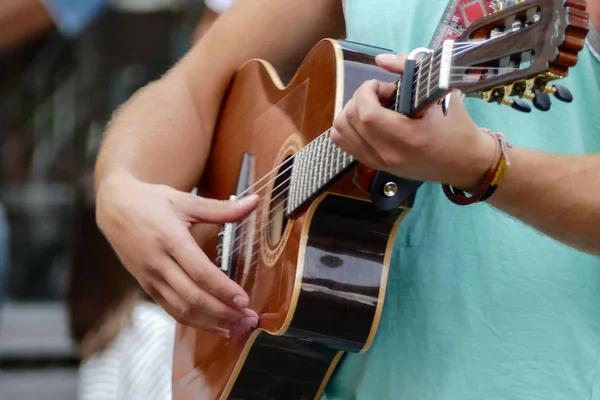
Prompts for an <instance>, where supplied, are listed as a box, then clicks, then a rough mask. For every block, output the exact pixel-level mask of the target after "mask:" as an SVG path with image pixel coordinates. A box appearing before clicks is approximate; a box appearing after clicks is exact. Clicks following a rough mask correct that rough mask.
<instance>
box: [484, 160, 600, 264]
mask: <svg viewBox="0 0 600 400" xmlns="http://www.w3.org/2000/svg"><path fill="white" fill-rule="evenodd" d="M509 154H510V161H511V165H510V168H508V171H507V173H506V175H505V177H504V179H503V181H502V182H501V184H500V186H498V190H497V191H496V192H495V193H494V195H493V196H492V197H491V198H490V199H489V200H488V202H489V203H490V204H492V205H493V206H495V207H497V208H499V209H500V210H502V211H504V212H506V213H507V214H509V215H511V216H513V217H515V218H517V219H519V220H521V221H523V222H524V223H526V224H528V225H530V226H532V227H534V228H536V229H538V230H540V231H541V232H543V233H545V234H547V235H549V236H551V237H553V238H555V239H557V240H559V241H561V242H563V243H566V244H568V245H570V246H572V247H575V248H578V249H580V250H583V251H586V252H589V253H593V254H597V255H600V155H585V156H563V155H556V154H549V153H543V152H540V151H535V150H528V149H522V148H512V149H510V150H509Z"/></svg>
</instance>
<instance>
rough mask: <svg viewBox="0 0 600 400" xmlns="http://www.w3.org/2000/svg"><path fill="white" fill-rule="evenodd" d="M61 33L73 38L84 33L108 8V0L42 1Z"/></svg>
mask: <svg viewBox="0 0 600 400" xmlns="http://www.w3.org/2000/svg"><path fill="white" fill-rule="evenodd" d="M40 2H41V3H42V4H43V5H44V6H45V7H46V8H47V9H48V12H49V13H50V15H51V16H52V18H53V19H54V23H55V24H56V26H57V27H58V29H59V31H60V32H61V33H62V34H63V35H65V36H67V37H73V36H76V35H77V34H79V33H80V32H81V31H83V30H84V29H85V28H86V27H87V26H88V25H89V24H90V23H91V22H92V21H93V20H94V19H95V18H96V17H98V16H99V15H100V14H101V13H102V12H103V11H104V10H105V8H106V7H107V5H108V0H40Z"/></svg>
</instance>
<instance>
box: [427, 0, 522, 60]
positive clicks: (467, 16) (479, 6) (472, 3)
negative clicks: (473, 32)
mask: <svg viewBox="0 0 600 400" xmlns="http://www.w3.org/2000/svg"><path fill="white" fill-rule="evenodd" d="M516 3H517V0H450V1H449V2H448V6H447V7H446V10H445V11H444V14H443V15H442V19H441V21H440V24H439V25H438V27H437V30H436V31H435V34H434V35H433V39H431V43H430V44H429V48H430V49H437V48H438V47H439V46H440V45H441V44H442V43H443V42H444V41H446V40H448V39H450V40H453V39H456V38H457V37H459V36H460V35H461V34H462V33H463V32H464V31H465V29H467V27H468V26H469V25H470V24H471V23H472V22H473V21H475V20H477V19H479V18H482V17H485V16H486V15H489V14H491V13H492V12H494V11H495V10H496V9H498V8H499V7H500V8H505V7H508V6H511V5H513V4H516Z"/></svg>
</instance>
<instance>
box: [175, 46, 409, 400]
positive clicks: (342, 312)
mask: <svg viewBox="0 0 600 400" xmlns="http://www.w3.org/2000/svg"><path fill="white" fill-rule="evenodd" d="M359 48H360V50H362V51H357V50H358V49H359ZM381 51H382V49H376V48H367V47H362V46H360V45H355V44H352V43H345V47H342V44H341V42H338V41H334V40H324V41H322V42H320V43H319V44H318V45H317V46H315V48H314V49H313V50H312V51H311V52H310V54H309V55H308V56H307V57H306V59H305V61H304V63H303V64H302V66H301V67H300V69H299V70H298V73H297V75H296V77H295V78H294V79H293V80H292V81H291V82H290V83H289V84H288V85H287V86H286V87H285V88H284V87H283V85H282V84H281V81H280V79H279V78H278V76H277V74H276V73H275V71H274V70H273V68H272V67H271V66H270V65H269V64H268V63H266V62H264V61H261V60H252V61H250V62H248V63H247V64H245V66H243V67H242V68H241V69H240V71H239V72H238V73H237V75H236V77H235V79H234V81H233V82H232V86H231V89H230V92H229V93H228V95H227V100H226V102H225V104H224V106H223V109H222V115H221V118H220V121H221V123H220V125H219V127H218V128H217V132H216V136H215V141H214V143H213V147H212V152H211V156H210V159H209V161H208V165H207V168H206V171H207V172H206V174H205V176H204V180H203V182H202V185H201V190H202V195H203V196H207V197H213V198H219V199H226V198H228V197H229V196H230V195H231V194H232V192H233V191H234V190H235V187H236V186H237V184H238V174H239V171H240V169H241V161H242V158H243V155H244V153H249V154H250V155H252V156H254V163H255V164H254V174H253V177H252V178H253V179H255V180H257V179H258V178H260V177H262V176H264V175H266V174H268V173H269V171H271V170H272V169H273V168H274V167H276V166H277V165H279V164H280V163H282V162H283V161H284V160H285V159H286V157H288V156H290V155H292V154H294V153H295V152H296V151H298V150H299V149H300V148H302V147H303V146H305V145H306V144H307V143H309V142H310V141H312V140H313V139H315V138H316V137H317V136H319V135H320V134H321V133H323V132H324V131H326V130H327V129H328V128H329V127H330V126H331V124H332V122H333V119H334V117H335V115H336V114H337V113H338V112H340V111H341V109H342V107H343V105H344V104H345V103H346V102H347V101H348V100H349V99H350V98H351V96H352V95H353V93H354V91H355V90H356V89H357V88H358V87H359V86H360V85H361V84H362V83H363V82H364V81H365V80H368V79H379V80H382V81H390V82H391V81H393V80H394V79H395V78H396V76H395V75H393V74H390V73H388V72H386V71H383V70H382V69H380V68H378V67H376V66H374V58H373V57H374V54H376V53H377V52H381ZM359 168H360V167H358V168H357V167H355V169H359ZM353 176H354V174H353V171H350V173H348V174H346V175H344V176H343V177H342V178H341V179H340V180H339V181H337V182H336V183H335V184H334V185H333V186H332V187H330V188H329V189H328V191H327V192H326V193H323V194H321V195H320V196H319V197H318V198H317V199H316V200H315V201H314V202H312V204H311V205H310V206H309V207H308V208H307V209H305V210H304V211H302V212H301V213H300V214H299V215H297V216H295V217H294V218H293V219H290V220H289V222H288V223H287V226H286V227H285V228H284V229H283V233H282V237H281V239H280V240H279V243H278V244H275V245H273V244H269V240H268V237H267V236H268V235H269V234H268V232H269V229H268V228H267V227H266V226H267V222H268V219H270V218H269V210H268V208H267V205H268V204H269V201H264V203H265V204H264V207H263V206H260V207H259V211H258V212H257V216H256V218H257V221H258V222H257V223H256V226H257V230H256V235H257V236H261V235H262V236H264V237H267V238H266V239H265V238H261V239H257V240H260V245H259V246H258V252H256V253H257V254H255V255H254V258H253V260H254V262H255V264H254V265H253V266H252V268H251V269H250V270H249V273H248V274H247V275H244V274H243V270H244V267H243V266H242V265H240V264H238V267H237V269H236V270H237V274H236V281H237V282H239V283H241V285H242V287H243V288H244V289H245V290H246V291H247V293H248V294H249V296H250V299H251V307H252V308H253V309H254V310H256V311H257V312H258V314H259V316H260V324H259V329H257V330H255V331H254V332H252V333H245V334H242V335H241V336H238V337H235V338H232V339H224V338H220V337H217V336H215V335H212V334H210V333H205V332H201V331H196V330H193V329H191V328H186V327H183V326H180V325H179V326H178V328H177V338H176V348H175V357H174V383H173V386H174V387H173V393H174V399H175V400H184V399H185V400H187V399H225V398H229V399H313V398H315V397H316V396H318V394H319V393H320V392H321V391H322V390H323V389H324V386H325V383H326V382H327V380H328V379H329V377H330V376H331V373H332V372H333V369H334V368H335V365H336V364H337V363H338V361H339V360H340V357H341V356H342V354H343V351H352V352H360V351H364V350H366V349H367V348H368V347H369V346H370V344H371V342H372V340H373V338H374V335H375V332H376V329H377V325H378V323H379V318H380V316H381V311H382V308H383V300H384V295H385V284H386V280H387V273H388V266H389V262H390V258H391V254H392V244H393V239H394V236H395V235H394V233H395V231H396V229H397V228H398V226H399V222H400V221H401V220H402V218H403V216H404V214H405V213H406V212H407V211H406V210H407V209H406V208H398V209H395V210H393V211H379V210H377V209H376V208H375V207H374V206H373V205H372V204H371V203H370V198H369V195H368V193H366V192H364V191H363V190H362V189H361V188H360V187H359V186H357V185H356V184H355V183H354V182H353ZM275 187H276V182H272V183H270V188H271V190H272V189H274V188H275ZM271 190H269V191H271ZM269 191H266V192H267V194H268V192H269ZM216 246H217V242H216V241H208V242H207V243H205V245H204V246H203V249H204V250H205V252H206V253H207V254H208V255H209V256H211V257H213V258H215V257H216V254H215V250H214V249H215V248H216ZM240 263H242V262H241V261H240ZM265 332H268V333H269V334H267V333H265ZM303 339H311V340H310V341H306V340H303Z"/></svg>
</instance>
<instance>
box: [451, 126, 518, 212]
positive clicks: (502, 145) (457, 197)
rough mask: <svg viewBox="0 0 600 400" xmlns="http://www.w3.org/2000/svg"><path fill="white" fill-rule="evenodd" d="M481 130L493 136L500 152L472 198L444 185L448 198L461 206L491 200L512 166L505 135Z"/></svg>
mask: <svg viewBox="0 0 600 400" xmlns="http://www.w3.org/2000/svg"><path fill="white" fill-rule="evenodd" d="M481 130H482V131H483V132H484V133H486V134H488V135H491V136H493V137H494V138H495V139H496V140H497V141H498V150H499V151H496V157H495V158H494V162H493V163H492V166H491V167H490V169H489V170H488V171H487V172H486V173H485V175H484V177H483V180H482V181H481V183H480V184H479V186H478V187H477V189H476V190H475V191H474V192H473V193H472V194H471V196H467V194H466V193H465V192H464V191H463V190H460V189H457V188H454V187H452V186H450V185H448V184H445V183H444V184H442V189H443V191H444V194H445V195H446V197H447V198H448V199H449V200H450V201H451V202H453V203H454V204H457V205H459V206H466V205H469V204H474V203H479V202H481V201H486V200H487V199H489V198H490V196H491V195H492V194H494V192H495V191H496V188H497V187H498V185H499V184H500V181H502V178H503V177H504V174H505V173H506V169H507V168H508V166H509V165H510V160H509V159H508V147H511V146H510V144H508V143H507V142H506V139H505V137H504V135H503V134H502V133H492V132H491V131H490V130H489V129H484V128H481Z"/></svg>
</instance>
